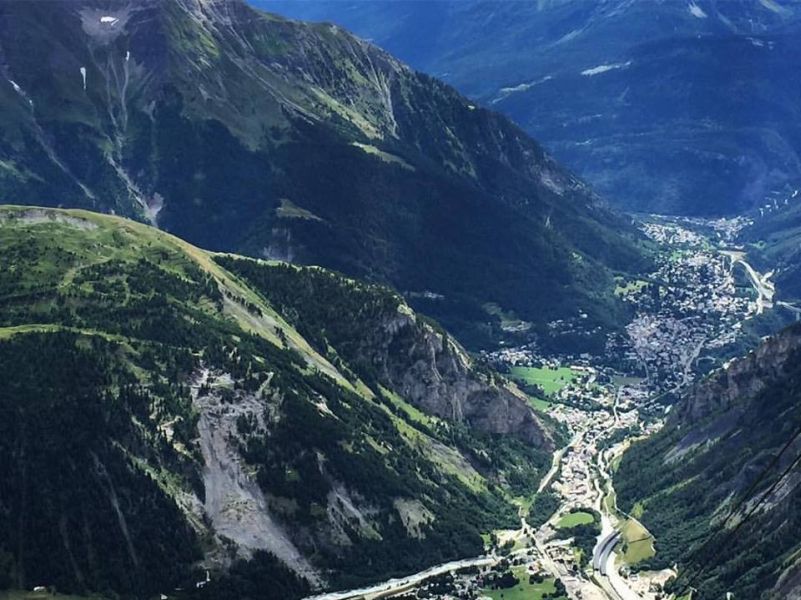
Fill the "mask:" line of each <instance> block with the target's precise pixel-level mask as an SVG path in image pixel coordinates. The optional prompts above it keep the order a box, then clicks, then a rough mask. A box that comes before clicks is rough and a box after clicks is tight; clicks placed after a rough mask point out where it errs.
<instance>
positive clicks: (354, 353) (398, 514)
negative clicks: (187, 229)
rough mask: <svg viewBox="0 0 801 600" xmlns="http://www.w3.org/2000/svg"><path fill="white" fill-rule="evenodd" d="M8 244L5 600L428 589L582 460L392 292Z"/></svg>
mask: <svg viewBox="0 0 801 600" xmlns="http://www.w3.org/2000/svg"><path fill="white" fill-rule="evenodd" d="M0 241H1V242H2V245H3V247H4V252H3V256H2V257H0V262H2V265H3V268H2V269H0V304H2V306H3V310H2V311H0V314H2V318H1V319H0V355H2V357H3V360H2V361H0V365H2V369H3V374H4V377H5V378H6V380H7V381H8V382H9V383H8V385H6V386H3V387H2V388H0V414H2V415H3V419H2V420H0V421H2V423H0V430H2V432H3V436H2V441H0V450H2V456H5V457H13V460H4V461H2V462H0V482H2V485H0V506H3V507H4V510H3V511H0V523H2V527H0V530H2V532H3V533H2V535H0V587H3V588H7V587H9V586H12V587H16V588H20V589H24V588H26V587H30V586H32V585H39V584H40V583H42V582H45V583H46V584H48V585H55V586H56V587H57V588H58V589H59V590H60V591H63V592H76V593H89V592H94V593H103V594H108V595H122V596H126V597H142V596H149V595H153V594H157V593H165V592H171V593H172V592H173V590H174V589H175V588H176V587H177V588H182V589H183V590H184V593H183V594H179V596H181V597H187V598H228V597H230V598H236V597H242V596H243V595H246V594H247V593H250V592H247V590H250V589H254V586H256V587H258V586H260V585H263V582H264V581H265V579H266V580H267V581H270V579H271V578H272V579H273V580H274V584H273V587H271V588H270V590H269V592H268V596H267V597H271V598H276V599H278V598H297V597H300V596H302V595H304V594H306V593H308V592H309V591H310V590H311V589H326V588H331V587H334V588H335V587H342V586H347V585H357V584H359V583H364V582H367V581H374V580H375V579H377V578H383V577H387V576H392V575H400V574H405V573H409V572H413V571H416V570H420V569H421V568H424V567H425V566H428V565H430V564H433V563H436V562H441V561H442V560H449V559H455V558H461V557H464V556H471V555H475V554H479V553H480V552H481V551H482V549H483V542H482V540H481V537H480V536H479V533H481V532H484V531H488V530H491V529H493V528H497V527H499V526H513V525H515V524H516V523H517V522H518V516H517V507H516V505H515V504H514V503H513V499H514V498H515V497H517V496H518V495H525V494H528V493H531V489H530V488H531V486H534V487H536V484H537V482H538V480H539V478H540V477H542V475H543V474H544V473H545V472H546V471H547V469H548V467H549V465H550V461H549V452H550V450H551V449H553V447H554V446H555V445H557V444H560V443H562V441H563V440H562V437H563V436H562V434H561V433H560V432H559V431H557V430H556V428H555V426H554V424H553V423H552V422H551V421H550V420H549V419H548V418H547V417H546V416H544V415H542V414H539V413H536V412H535V411H534V410H533V408H532V407H531V406H530V405H529V403H528V400H527V399H526V398H525V397H524V396H523V395H522V394H521V393H520V392H519V391H518V390H516V389H515V388H514V387H513V386H512V385H511V384H509V383H508V382H506V381H505V380H504V379H503V378H501V377H500V376H498V375H497V374H494V373H492V372H491V371H489V370H488V369H486V368H485V367H482V366H481V365H478V364H476V363H475V362H474V361H473V360H472V359H471V358H470V357H469V356H468V355H467V354H466V353H465V352H464V351H463V350H462V349H461V348H460V347H459V346H458V344H457V343H456V342H455V341H454V340H453V339H452V338H449V337H448V336H447V335H446V334H445V333H444V332H443V331H442V330H441V329H439V328H438V327H435V325H433V324H431V323H430V322H429V321H427V320H425V319H423V318H421V317H417V316H416V315H415V314H414V313H413V312H412V311H411V309H409V307H408V305H406V303H405V302H404V301H403V300H402V298H400V297H399V296H398V295H397V294H395V293H394V292H392V291H391V290H389V289H387V288H383V287H380V286H376V285H374V284H364V283H360V282H356V281H354V280H349V279H347V278H344V277H342V276H340V275H337V274H334V273H331V272H329V271H325V270H322V269H317V268H301V267H295V266H286V265H280V264H277V263H267V262H264V261H261V262H258V261H255V260H254V259H246V258H244V257H242V258H238V259H233V258H231V257H230V256H221V255H215V254H213V253H209V252H206V251H203V250H200V249H198V248H196V247H194V246H192V245H190V244H188V243H187V242H184V241H182V240H180V239H178V238H176V237H174V236H172V235H170V234H167V233H164V232H162V231H159V230H156V229H153V228H152V227H148V226H146V225H144V224H141V223H136V222H133V221H130V220H127V219H122V218H120V217H113V216H109V215H100V214H97V213H91V212H88V211H83V210H59V209H52V208H32V207H26V206H17V207H13V206H3V207H1V208H0ZM230 261H236V263H237V264H236V267H237V269H238V271H237V272H234V271H229V270H228V269H227V268H226V267H224V266H223V264H229V263H230ZM245 274H246V275H247V278H246V277H245ZM259 278H266V279H265V281H269V285H265V284H264V281H262V280H260V279H259ZM251 279H253V280H254V281H261V283H260V284H259V287H256V285H255V284H254V283H252V282H250V280H251ZM318 286H323V287H324V289H325V290H326V300H325V302H324V303H323V302H321V297H320V296H315V289H316V288H317V287H318ZM304 289H305V290H307V291H306V292H305V293H306V294H307V295H306V296H305V297H304V296H303V294H300V293H298V294H296V293H293V290H296V291H297V292H301V291H302V290H304ZM308 290H311V292H309V291H308ZM268 295H276V298H280V297H283V298H284V299H285V300H284V301H283V302H282V303H281V304H280V305H279V304H278V303H277V302H276V304H273V303H272V302H271V301H268V300H267V297H268ZM295 297H304V300H303V302H299V303H296V304H291V303H290V302H289V301H288V300H286V299H291V298H295ZM315 298H316V300H315ZM332 307H334V308H336V310H337V311H338V314H339V316H340V318H339V320H337V321H336V322H332V323H330V324H329V326H328V327H320V326H318V325H317V324H318V323H320V322H321V320H322V321H324V320H325V319H327V318H328V314H329V313H328V312H327V311H330V310H332ZM293 322H294V323H314V325H313V326H310V327H309V328H308V329H307V331H306V333H308V332H313V333H314V335H315V337H314V338H307V337H305V335H304V334H301V333H299V331H298V329H296V327H295V326H294V325H293V324H292V323H293ZM365 339H370V340H373V342H371V344H370V345H368V346H361V345H360V344H361V342H362V341H363V340H365ZM410 348H412V349H414V348H416V354H415V353H413V352H412V353H410V352H409V349H410ZM374 364H375V365H382V368H381V369H376V368H375V367H374V366H373V365H374ZM409 380H413V381H416V382H418V386H417V387H410V386H409V385H408V381H409ZM457 408H458V410H456V409H457ZM42 440H47V443H46V444H43V443H40V442H41V441H42ZM446 507H447V508H446ZM206 569H208V570H209V571H211V572H212V573H213V575H214V577H213V581H212V583H211V584H209V586H208V589H206V588H205V587H203V586H201V587H200V588H196V587H195V582H197V581H201V580H203V578H204V577H205V574H204V571H205V570H206ZM259 582H262V583H259Z"/></svg>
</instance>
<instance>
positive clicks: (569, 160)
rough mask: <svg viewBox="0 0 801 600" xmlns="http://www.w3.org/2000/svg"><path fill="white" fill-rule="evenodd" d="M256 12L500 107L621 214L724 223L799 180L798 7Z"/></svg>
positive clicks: (473, 4)
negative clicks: (323, 25)
mask: <svg viewBox="0 0 801 600" xmlns="http://www.w3.org/2000/svg"><path fill="white" fill-rule="evenodd" d="M252 1H253V3H254V4H255V5H258V6H262V7H265V8H267V9H269V10H273V11H275V12H278V13H281V14H285V15H288V16H294V17H299V18H304V19H311V20H326V21H331V22H335V23H338V24H341V25H342V26H344V27H347V28H349V29H351V30H352V31H354V32H355V33H357V34H359V35H361V36H363V37H365V38H366V39H370V40H372V41H374V42H376V43H377V44H379V45H381V46H383V47H385V48H386V49H388V50H389V51H390V52H392V53H394V54H396V55H397V56H399V57H400V58H402V59H404V60H406V61H408V62H410V63H411V64H412V65H413V66H414V67H416V68H418V69H421V70H423V71H425V72H428V73H431V74H432V75H434V76H436V77H440V78H442V79H443V80H445V81H447V82H448V83H451V84H453V85H454V86H456V87H457V88H458V89H459V90H460V91H462V92H463V93H465V94H467V95H468V96H470V97H472V98H474V99H475V100H476V101H477V102H479V103H481V104H483V105H485V106H488V107H491V108H493V109H496V110H500V111H501V112H503V113H505V114H506V115H508V116H510V117H511V118H512V119H513V120H514V121H516V122H517V123H519V124H520V125H521V126H522V127H523V128H524V129H525V130H526V131H527V132H528V133H530V134H531V135H533V136H535V137H536V138H537V139H539V140H540V141H542V142H543V143H544V145H545V146H546V147H547V148H548V149H549V150H550V151H552V152H553V153H554V155H555V156H556V157H557V158H558V159H560V160H562V161H563V162H564V163H565V164H567V165H568V166H569V167H570V168H572V169H573V170H574V171H576V172H577V173H579V174H580V175H581V176H582V177H584V178H586V179H587V181H589V182H590V183H591V184H592V185H593V186H594V187H595V189H596V190H597V191H598V192H599V193H601V194H602V195H603V196H604V197H605V198H607V199H608V200H609V201H610V202H613V203H616V204H617V205H618V206H622V207H624V208H626V209H628V210H633V211H642V212H646V211H648V212H660V213H678V214H692V215H718V214H731V213H735V212H738V211H742V210H745V209H748V208H751V207H753V206H754V205H758V204H759V203H761V202H762V201H763V199H764V197H765V195H766V194H767V193H768V192H771V191H776V190H782V189H783V188H784V187H785V186H786V185H788V184H794V183H795V182H796V181H797V180H798V179H799V178H800V177H801V159H799V152H800V151H801V105H799V102H798V97H799V95H800V94H801V75H800V74H799V70H798V68H797V60H796V59H795V57H796V56H798V55H799V53H801V41H799V40H801V23H800V22H799V18H800V17H801V7H800V6H799V4H798V3H797V2H790V1H781V0H726V1H720V0H692V1H689V0H688V1H684V0H682V1H678V0H653V1H642V0H599V1H590V0H546V1H539V2H493V1H485V0H444V1H440V2H418V1H415V0H393V1H388V0H352V1H341V2H328V1H326V0H252Z"/></svg>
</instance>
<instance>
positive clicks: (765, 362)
mask: <svg viewBox="0 0 801 600" xmlns="http://www.w3.org/2000/svg"><path fill="white" fill-rule="evenodd" d="M799 349H801V328H800V327H791V328H789V329H787V330H785V331H783V332H782V333H779V334H777V335H775V336H773V337H770V338H768V339H767V340H766V341H765V342H764V343H762V344H761V345H760V346H758V347H757V348H756V349H754V350H752V351H751V352H749V353H748V355H747V356H745V357H743V358H739V359H735V360H734V361H732V362H731V364H729V365H728V366H727V367H726V368H725V369H723V370H721V371H719V372H716V373H714V374H713V375H712V376H711V377H710V378H709V379H707V380H705V381H702V382H700V383H698V384H697V385H696V386H695V388H694V389H693V390H691V391H690V392H688V395H687V396H686V397H685V399H684V400H683V401H682V402H680V403H679V404H678V405H677V406H676V408H675V413H674V414H673V415H671V424H674V423H675V422H681V423H684V424H689V425H692V424H693V423H696V422H699V421H702V420H703V419H705V418H706V417H709V416H710V415H714V414H719V413H721V412H723V411H726V410H730V409H733V408H734V407H735V405H736V404H745V403H747V402H748V401H750V400H752V399H753V398H755V397H756V396H757V395H758V394H759V393H760V392H762V391H764V390H765V389H767V388H768V387H770V386H771V385H773V384H775V383H776V382H777V381H780V380H781V379H782V378H783V377H786V376H787V375H788V373H789V372H790V371H792V370H793V369H795V368H796V367H797V364H796V361H797V360H798V358H799Z"/></svg>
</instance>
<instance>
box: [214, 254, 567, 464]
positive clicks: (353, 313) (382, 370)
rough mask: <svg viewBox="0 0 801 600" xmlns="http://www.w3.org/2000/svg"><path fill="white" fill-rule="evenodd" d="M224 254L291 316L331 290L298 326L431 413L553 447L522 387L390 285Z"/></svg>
mask: <svg viewBox="0 0 801 600" xmlns="http://www.w3.org/2000/svg"><path fill="white" fill-rule="evenodd" d="M219 260H220V262H221V264H223V265H225V266H226V268H228V269H231V270H232V271H233V272H235V273H238V274H240V275H241V276H242V277H244V278H245V280H246V281H248V282H249V284H250V285H253V286H254V287H256V288H257V289H259V290H260V291H261V292H262V293H263V294H265V296H266V297H267V298H269V299H270V301H271V302H273V303H274V305H275V306H276V307H277V308H278V310H280V311H281V313H282V314H283V315H284V317H285V318H287V320H289V321H290V322H293V315H297V314H302V313H309V312H311V311H309V310H308V306H310V305H312V304H316V303H317V301H316V299H317V298H320V297H325V298H326V299H327V300H328V301H327V303H326V304H325V305H324V306H323V307H320V309H318V310H317V311H316V314H315V318H314V320H312V321H308V320H307V322H306V323H300V322H297V323H298V326H299V327H301V328H302V329H303V328H306V327H313V328H317V329H318V330H319V331H320V332H322V334H321V336H319V337H317V339H316V342H315V347H317V348H318V350H320V351H321V352H326V349H329V348H330V349H332V350H334V351H335V352H336V354H337V356H339V358H340V359H344V360H346V361H347V362H348V363H349V364H350V365H351V366H353V368H355V369H356V372H357V373H360V374H362V373H363V374H364V376H365V377H366V378H367V380H368V381H369V380H371V379H374V380H375V382H376V383H377V384H379V385H381V386H383V387H384V388H386V389H387V390H389V391H391V392H393V393H395V394H397V395H398V396H400V397H402V398H404V399H406V400H407V401H408V402H410V403H411V404H413V405H414V406H416V407H418V408H420V409H422V410H423V411H425V412H426V413H428V414H432V415H436V416H438V417H440V418H442V419H446V420H449V421H454V422H458V423H463V424H466V425H469V426H471V427H475V428H477V429H479V430H481V431H485V432H488V433H497V434H513V435H516V436H518V437H519V438H520V439H522V440H525V441H526V442H528V443H530V444H533V445H536V446H540V447H546V448H549V449H551V448H553V446H554V440H553V439H552V437H551V433H550V431H549V430H548V428H547V427H544V426H543V422H542V419H541V417H540V416H538V415H537V413H536V411H534V409H533V408H532V407H531V405H530V404H529V402H528V399H527V398H526V396H525V395H524V394H522V393H521V392H520V391H519V390H517V388H516V387H514V386H513V385H511V384H509V383H508V382H507V381H505V380H503V379H502V378H501V377H500V376H498V375H497V374H496V373H493V372H491V371H489V370H488V369H484V370H482V369H480V368H478V367H477V365H475V364H474V363H473V361H472V360H471V359H470V357H469V356H468V354H467V353H466V352H465V351H464V349H463V348H462V347H461V346H460V345H459V344H458V342H456V341H455V340H454V339H453V337H451V336H449V335H448V334H447V333H446V332H445V331H444V330H442V329H441V328H439V327H438V326H436V324H432V323H431V322H429V321H427V320H426V319H424V318H422V317H420V316H419V315H417V314H415V313H414V312H413V311H412V310H411V309H410V308H409V306H408V305H407V304H406V303H405V302H404V300H403V299H402V298H401V297H400V296H398V295H397V294H395V293H393V292H391V291H390V290H388V289H386V288H382V287H379V286H370V285H365V284H361V283H359V282H356V281H353V280H347V279H340V278H337V277H335V276H333V275H332V274H330V273H326V272H324V271H320V270H319V269H315V268H292V267H285V266H280V265H276V266H269V265H265V264H259V263H256V262H253V261H241V260H240V261H237V260H232V259H226V258H221V259H219ZM300 282H302V285H300ZM284 289H292V290H293V293H292V294H287V293H284V292H282V290H284ZM346 296H347V297H348V298H353V300H354V302H349V301H347V300H345V298H346ZM337 320H343V321H344V322H346V323H359V326H360V328H359V331H358V332H354V331H351V330H349V329H348V328H342V327H336V326H334V323H335V322H336V321H337ZM332 360H334V361H335V359H333V358H332Z"/></svg>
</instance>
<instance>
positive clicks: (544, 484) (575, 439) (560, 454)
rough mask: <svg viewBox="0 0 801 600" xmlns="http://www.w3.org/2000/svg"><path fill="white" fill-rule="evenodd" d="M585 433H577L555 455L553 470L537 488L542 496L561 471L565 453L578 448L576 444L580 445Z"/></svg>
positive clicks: (549, 471) (551, 469)
mask: <svg viewBox="0 0 801 600" xmlns="http://www.w3.org/2000/svg"><path fill="white" fill-rule="evenodd" d="M583 433H584V432H583V431H579V432H577V433H576V435H574V436H573V438H572V439H571V440H570V443H568V445H567V446H565V447H564V448H561V449H559V450H557V451H556V452H555V453H554V455H553V461H552V462H551V468H550V469H548V472H547V473H546V474H545V477H543V478H542V481H540V485H539V487H538V488H537V493H538V494H541V493H542V492H543V490H545V489H546V488H547V487H548V486H549V485H550V483H551V480H552V479H553V478H554V475H556V473H557V472H558V471H559V466H560V465H561V464H562V457H563V456H564V455H565V452H566V451H567V449H568V448H575V447H576V444H577V443H578V441H579V439H581V436H582V434H583Z"/></svg>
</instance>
